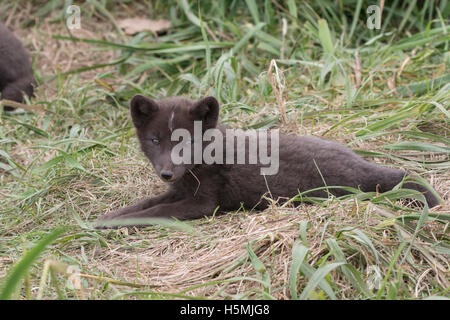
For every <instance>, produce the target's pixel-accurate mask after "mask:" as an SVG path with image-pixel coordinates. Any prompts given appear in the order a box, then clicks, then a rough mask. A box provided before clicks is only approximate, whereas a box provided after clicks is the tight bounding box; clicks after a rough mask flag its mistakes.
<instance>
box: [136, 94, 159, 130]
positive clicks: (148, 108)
mask: <svg viewBox="0 0 450 320" xmlns="http://www.w3.org/2000/svg"><path fill="white" fill-rule="evenodd" d="M158 110H159V107H158V104H157V103H156V101H155V100H153V99H150V98H147V97H146V96H143V95H141V94H137V95H135V96H134V97H133V98H132V99H131V102H130V112H131V119H132V120H133V124H134V126H135V127H136V128H139V127H142V126H143V125H144V124H146V123H147V122H148V120H150V119H151V118H152V117H153V116H154V114H155V113H156V112H157V111H158Z"/></svg>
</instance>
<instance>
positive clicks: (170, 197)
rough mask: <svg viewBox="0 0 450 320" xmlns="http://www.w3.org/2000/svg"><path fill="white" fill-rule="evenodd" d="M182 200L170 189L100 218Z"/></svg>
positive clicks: (109, 218) (110, 217)
mask: <svg viewBox="0 0 450 320" xmlns="http://www.w3.org/2000/svg"><path fill="white" fill-rule="evenodd" d="M177 200H180V196H179V195H178V194H177V193H176V192H175V191H173V190H168V191H166V192H165V193H162V194H160V195H158V196H156V197H153V198H146V199H142V200H140V201H138V202H137V203H135V204H133V205H131V206H127V207H123V208H120V209H118V210H114V211H110V212H108V213H106V214H104V215H103V216H101V217H100V218H99V219H98V220H99V221H103V220H111V219H115V218H120V217H121V216H123V215H126V214H129V213H133V212H140V211H142V210H145V209H148V208H151V207H153V206H156V205H159V204H162V203H169V202H174V201H177Z"/></svg>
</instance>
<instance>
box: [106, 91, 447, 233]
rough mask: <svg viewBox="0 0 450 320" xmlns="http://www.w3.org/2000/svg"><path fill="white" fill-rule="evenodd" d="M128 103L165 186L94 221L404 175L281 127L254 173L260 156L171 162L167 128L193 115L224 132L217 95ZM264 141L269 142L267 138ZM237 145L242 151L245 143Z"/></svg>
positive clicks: (249, 201)
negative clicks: (272, 157)
mask: <svg viewBox="0 0 450 320" xmlns="http://www.w3.org/2000/svg"><path fill="white" fill-rule="evenodd" d="M130 109H131V117H132V120H133V124H134V126H135V127H136V131H137V136H138V139H139V142H140V145H141V148H142V150H143V152H144V154H145V155H146V156H147V158H148V159H149V160H150V162H151V163H152V165H153V167H154V169H155V171H156V173H157V174H158V176H160V177H161V179H162V180H164V181H165V182H167V183H168V185H169V189H168V191H166V192H165V193H163V194H161V195H159V196H156V197H153V198H148V199H144V200H141V201H139V202H137V203H136V204H134V205H131V206H128V207H124V208H122V209H119V210H116V211H112V212H109V213H107V214H105V215H104V216H102V217H101V218H100V219H99V223H98V227H100V228H101V227H103V226H106V225H108V223H105V222H106V221H108V220H112V219H136V218H152V217H160V218H161V217H164V218H170V217H174V218H177V219H194V218H200V217H203V216H209V215H212V214H213V213H214V212H215V211H216V210H217V208H219V209H218V210H219V211H222V212H223V211H232V210H237V209H239V208H241V207H242V206H243V207H245V208H248V209H252V208H255V209H264V208H266V207H267V205H268V200H267V197H268V198H271V199H275V200H280V202H283V201H286V200H287V199H290V198H293V197H295V196H296V195H298V194H299V193H300V192H304V191H307V190H312V189H316V188H320V187H329V189H326V188H322V189H320V190H314V191H312V192H310V193H308V194H307V196H308V197H327V195H328V194H329V193H331V194H333V195H335V196H342V195H345V194H349V191H347V190H345V189H342V188H332V186H343V187H352V188H354V189H359V190H361V191H364V192H370V191H379V192H385V191H388V190H391V189H392V188H394V187H395V186H396V185H398V184H399V183H400V182H402V181H403V179H404V178H405V177H407V176H408V175H407V173H405V172H404V171H402V170H397V169H393V168H387V167H383V166H379V165H376V164H373V163H370V162H367V161H365V160H363V159H362V158H361V157H359V156H357V155H356V154H355V153H354V152H352V151H351V150H350V149H348V148H346V147H344V146H342V145H339V144H337V143H334V142H331V141H327V140H323V139H319V138H315V137H298V136H295V135H281V134H280V135H279V157H278V159H279V169H278V172H277V173H276V174H273V175H261V174H260V168H261V167H263V165H261V164H236V162H235V164H227V163H223V164H220V163H212V164H207V163H205V162H202V163H199V164H195V163H194V164H174V162H173V161H172V158H171V150H172V149H173V148H174V146H175V145H176V144H177V143H179V142H178V141H172V139H171V136H172V133H173V132H174V130H176V129H177V128H183V129H186V130H187V131H188V132H190V134H191V135H192V136H194V121H201V124H202V130H203V132H206V130H208V129H212V128H215V129H218V130H219V131H220V133H222V134H223V137H224V139H225V138H226V137H227V130H226V129H225V128H224V127H223V126H221V125H219V124H218V117H219V103H218V102H217V100H216V99H215V98H214V97H206V98H203V99H200V100H190V99H185V98H180V97H175V98H167V99H162V100H159V101H156V100H153V99H150V98H148V97H145V96H142V95H136V96H134V97H133V99H132V100H131V106H130ZM246 141H249V140H248V139H247V140H246ZM195 143H197V142H194V144H195ZM208 145H209V143H208V142H204V141H203V142H201V150H205V148H206V147H207V146H208ZM268 145H269V146H272V140H270V141H269V143H268ZM223 146H224V147H225V143H224V144H223ZM235 146H236V144H235ZM236 150H240V149H238V148H237V149H236ZM241 151H242V150H241ZM244 152H245V153H246V158H248V157H249V154H248V153H249V150H248V148H246V149H245V150H244ZM271 152H272V151H271ZM224 154H225V153H224ZM234 159H236V155H234ZM402 187H403V188H407V189H414V190H417V191H419V192H421V193H423V195H424V196H425V199H426V201H427V203H428V206H429V207H433V206H436V205H438V204H439V201H438V199H437V198H436V197H435V196H434V195H433V194H432V193H431V191H430V190H427V189H426V188H425V187H424V186H422V185H421V184H417V183H414V182H411V181H410V182H404V184H403V186H402ZM264 196H266V197H264ZM144 224H145V223H144Z"/></svg>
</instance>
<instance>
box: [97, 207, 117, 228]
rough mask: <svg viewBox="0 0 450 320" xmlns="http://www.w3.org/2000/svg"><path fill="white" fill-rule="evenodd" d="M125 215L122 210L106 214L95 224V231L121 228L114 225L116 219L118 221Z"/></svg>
mask: <svg viewBox="0 0 450 320" xmlns="http://www.w3.org/2000/svg"><path fill="white" fill-rule="evenodd" d="M122 214H123V212H122V210H120V209H119V210H115V211H110V212H108V213H105V214H104V215H102V216H101V217H100V218H98V219H97V221H96V222H95V229H117V228H119V227H120V226H115V225H112V224H113V223H112V221H113V220H114V219H118V218H119V217H120V216H121V215H122Z"/></svg>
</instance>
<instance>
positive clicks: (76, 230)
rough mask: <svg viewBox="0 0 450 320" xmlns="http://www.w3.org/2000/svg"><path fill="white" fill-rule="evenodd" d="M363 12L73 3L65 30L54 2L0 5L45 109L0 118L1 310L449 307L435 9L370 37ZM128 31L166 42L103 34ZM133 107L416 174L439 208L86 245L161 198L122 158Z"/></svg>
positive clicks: (238, 215) (315, 208)
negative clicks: (319, 302) (140, 100)
mask: <svg viewBox="0 0 450 320" xmlns="http://www.w3.org/2000/svg"><path fill="white" fill-rule="evenodd" d="M382 2H383V3H384V1H382ZM370 4H372V3H370ZM370 4H369V1H314V2H307V1H268V0H266V1H256V0H247V1H224V2H210V1H200V2H198V3H197V2H196V1H191V2H190V3H188V1H186V0H180V1H177V2H175V1H170V2H169V3H167V2H166V1H153V2H152V5H149V4H147V3H146V2H135V1H124V2H121V3H119V2H117V3H116V2H113V1H97V0H88V1H85V2H83V3H82V4H80V9H81V27H82V28H81V29H80V30H72V32H71V34H70V33H69V30H68V29H67V28H66V26H65V23H64V22H65V21H64V3H63V1H0V21H2V22H5V23H6V24H7V25H8V26H9V27H10V28H11V29H12V30H14V32H15V33H16V34H17V35H18V36H19V37H20V38H21V39H22V40H23V42H24V44H25V45H26V47H27V48H28V50H29V51H30V54H31V56H32V60H33V66H34V69H35V75H36V78H37V80H38V82H39V83H40V86H39V88H38V90H37V94H36V97H35V98H33V99H31V103H33V104H34V105H39V106H41V107H44V108H45V109H46V110H47V111H46V112H32V113H26V114H21V115H14V116H9V115H6V114H2V116H1V118H0V175H1V176H0V297H2V298H8V297H12V298H18V299H36V298H43V299H122V298H133V299H134V298H136V299H148V298H152V299H153V298H158V299H159V298H179V297H181V298H189V299H196V298H210V299H230V298H232V299H258V298H260V299H261V298H262V299H296V298H300V299H424V298H427V297H436V296H439V297H448V296H449V284H450V277H449V254H450V243H449V240H450V238H449V220H450V206H449V204H450V200H449V190H450V180H449V177H450V172H449V168H450V162H449V157H448V155H449V151H450V149H449V141H450V140H449V139H450V138H449V135H450V129H449V125H448V121H449V118H450V114H449V100H450V99H449V98H450V90H449V88H450V86H449V79H450V73H449V66H450V53H449V51H448V46H449V40H450V25H449V23H448V20H446V19H445V18H446V17H448V15H449V10H450V9H449V8H450V4H449V2H448V1H439V2H435V1H411V2H403V1H393V2H392V3H391V2H390V1H389V4H384V8H383V19H382V23H381V29H373V30H370V29H368V28H367V26H366V21H367V18H368V15H367V13H366V10H367V7H368V6H369V5H370ZM139 16H149V17H150V18H152V19H161V18H164V19H168V20H170V21H171V23H172V26H171V27H170V28H169V29H168V30H167V31H166V32H164V33H160V34H159V35H155V34H153V33H151V32H144V33H139V34H137V35H135V36H129V35H126V34H124V32H123V31H122V30H121V29H120V28H119V27H118V21H120V20H121V19H123V18H128V17H139ZM432 80H433V81H432ZM136 93H145V94H147V95H149V96H152V97H155V98H161V97H165V96H172V95H186V96H189V97H192V98H198V97H202V96H204V95H207V94H209V95H215V96H216V97H217V98H218V99H219V100H220V102H221V119H222V122H226V123H227V124H228V125H230V126H232V127H239V128H241V127H242V128H263V127H266V128H280V129H281V130H282V131H283V132H289V133H296V134H300V135H303V134H310V135H315V136H320V137H324V138H329V139H333V140H335V141H339V142H341V143H343V144H345V145H347V146H349V147H350V148H352V149H353V150H355V151H356V152H358V153H359V154H361V155H363V156H365V157H367V158H368V159H370V160H371V161H375V162H378V163H380V164H384V165H388V166H392V167H398V168H406V169H408V170H411V171H414V172H416V173H417V174H419V175H420V176H422V177H424V178H426V180H427V181H428V182H429V183H430V184H431V185H432V186H433V187H434V188H435V190H436V191H437V192H438V193H439V194H440V196H441V197H442V199H443V203H442V205H441V206H439V207H436V208H433V209H431V210H427V209H426V208H425V209H423V210H419V209H417V208H409V207H407V206H405V205H403V204H402V202H401V201H400V200H398V198H399V197H400V196H401V195H402V192H401V191H398V190H397V191H391V192H388V193H386V194H366V195H363V194H359V195H358V196H357V197H355V196H352V197H347V198H345V199H336V198H329V199H324V200H323V201H321V202H320V203H318V204H315V205H307V204H303V205H300V206H299V207H297V208H293V207H289V206H284V207H283V206H279V205H277V203H276V201H273V205H272V206H271V207H270V208H268V209H267V210H265V211H262V212H247V211H242V210H240V211H237V212H230V213H229V214H226V215H220V216H214V217H210V218H204V219H199V220H196V221H191V222H189V223H178V224H164V225H155V226H152V227H148V228H145V229H140V230H135V229H129V230H126V229H122V230H106V231H97V230H94V229H93V228H92V222H93V221H95V220H96V218H98V217H99V216H100V215H102V214H103V213H105V212H107V211H108V210H112V209H116V208H119V207H121V206H124V205H128V204H130V203H132V202H134V201H136V200H137V199H139V198H141V197H145V196H150V195H155V194H158V193H160V192H162V191H163V190H164V188H165V187H164V184H163V183H162V182H160V181H159V179H158V178H157V177H156V176H155V175H154V172H153V169H152V168H151V166H150V164H149V163H148V162H147V160H146V159H145V158H144V156H143V155H142V154H141V153H140V151H139V148H138V145H137V140H136V137H135V134H134V129H133V128H132V125H131V122H130V118H129V114H128V101H129V99H130V97H132V96H133V95H134V94H136ZM364 198H366V199H369V200H363V199H364ZM275 200H276V199H275ZM61 228H62V229H61Z"/></svg>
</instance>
